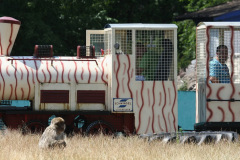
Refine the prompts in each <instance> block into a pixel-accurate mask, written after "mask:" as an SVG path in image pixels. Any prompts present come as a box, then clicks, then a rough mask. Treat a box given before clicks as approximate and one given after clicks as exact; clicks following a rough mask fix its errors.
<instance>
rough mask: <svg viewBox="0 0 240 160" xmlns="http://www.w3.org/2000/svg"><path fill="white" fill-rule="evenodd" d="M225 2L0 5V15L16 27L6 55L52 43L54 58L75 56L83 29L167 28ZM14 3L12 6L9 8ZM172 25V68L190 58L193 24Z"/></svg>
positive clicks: (58, 0)
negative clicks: (175, 49)
mask: <svg viewBox="0 0 240 160" xmlns="http://www.w3.org/2000/svg"><path fill="white" fill-rule="evenodd" d="M226 1H228V0H212V1H208V0H148V1H145V0H121V1H120V0H104V1H101V0H81V1H80V0H25V1H22V0H3V1H0V16H10V17H13V18H16V19H18V20H20V21H21V22H22V24H21V28H20V31H19V34H18V36H17V39H16V42H15V45H14V47H13V50H12V55H19V56H21V55H32V54H33V49H34V45H36V44H52V45H53V51H54V55H69V56H72V55H75V54H76V48H77V45H85V39H86V29H103V27H104V25H105V24H107V23H172V22H173V19H174V17H175V16H177V15H181V14H183V13H185V12H191V11H197V10H200V9H203V8H206V7H210V6H214V5H217V4H220V3H224V2H226ZM13 4H14V5H13ZM175 23H176V24H177V25H178V63H179V64H178V69H180V68H185V67H186V66H188V64H189V63H190V61H191V60H192V59H194V58H195V25H194V23H193V22H192V21H190V20H186V21H181V22H175Z"/></svg>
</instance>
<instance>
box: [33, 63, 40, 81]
mask: <svg viewBox="0 0 240 160" xmlns="http://www.w3.org/2000/svg"><path fill="white" fill-rule="evenodd" d="M34 64H35V68H36V77H37V81H38V83H40V81H39V78H38V66H37V61H36V60H34Z"/></svg>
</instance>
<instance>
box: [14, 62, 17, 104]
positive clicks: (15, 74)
mask: <svg viewBox="0 0 240 160" xmlns="http://www.w3.org/2000/svg"><path fill="white" fill-rule="evenodd" d="M14 76H15V79H16V86H15V97H16V100H18V97H17V85H18V80H17V61H15V72H14Z"/></svg>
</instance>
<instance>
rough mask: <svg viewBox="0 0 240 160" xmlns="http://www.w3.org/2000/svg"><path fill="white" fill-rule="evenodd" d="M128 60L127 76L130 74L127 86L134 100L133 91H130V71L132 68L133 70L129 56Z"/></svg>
mask: <svg viewBox="0 0 240 160" xmlns="http://www.w3.org/2000/svg"><path fill="white" fill-rule="evenodd" d="M127 58H128V70H127V74H128V82H127V86H128V90H129V92H130V96H131V98H133V93H132V90H131V89H130V80H131V79H130V75H129V71H130V68H131V62H130V58H129V55H127ZM131 78H132V77H131Z"/></svg>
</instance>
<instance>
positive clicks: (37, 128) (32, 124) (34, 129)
mask: <svg viewBox="0 0 240 160" xmlns="http://www.w3.org/2000/svg"><path fill="white" fill-rule="evenodd" d="M46 127H47V126H46V125H45V124H44V123H42V122H40V121H29V122H27V123H26V124H25V125H24V126H23V127H22V132H23V134H26V133H42V132H43V131H44V129H45V128H46Z"/></svg>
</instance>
